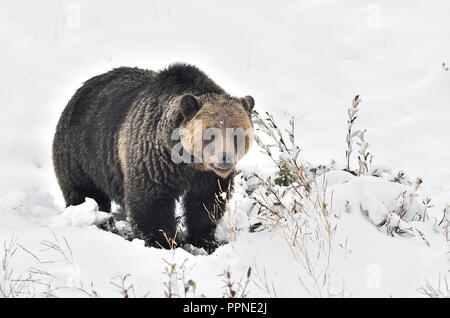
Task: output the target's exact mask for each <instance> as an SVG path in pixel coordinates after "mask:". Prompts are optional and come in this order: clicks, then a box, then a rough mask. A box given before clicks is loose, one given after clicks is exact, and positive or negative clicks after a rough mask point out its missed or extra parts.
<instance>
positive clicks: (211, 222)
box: [183, 180, 231, 250]
mask: <svg viewBox="0 0 450 318" xmlns="http://www.w3.org/2000/svg"><path fill="white" fill-rule="evenodd" d="M222 181H223V182H221V187H220V188H219V186H216V187H211V188H210V189H208V190H204V191H199V189H196V190H194V191H191V192H188V193H186V195H185V197H184V199H183V205H184V212H185V213H184V215H185V220H186V226H187V237H186V242H187V243H190V244H192V245H194V246H196V247H204V248H207V249H209V250H210V249H211V248H215V247H217V242H216V240H215V238H214V232H215V229H216V226H217V222H218V221H219V220H220V218H221V217H222V215H223V213H224V212H225V208H226V206H225V205H226V201H225V197H223V195H222V191H226V192H225V193H226V197H227V198H228V197H229V196H230V192H231V186H228V184H229V182H230V181H229V180H227V181H225V180H222Z"/></svg>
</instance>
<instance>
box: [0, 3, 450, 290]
mask: <svg viewBox="0 0 450 318" xmlns="http://www.w3.org/2000/svg"><path fill="white" fill-rule="evenodd" d="M449 9H450V3H449V2H448V1H445V0H436V1H433V2H432V3H426V2H421V1H408V2H406V1H396V2H388V1H377V2H373V1H356V0H351V1H346V2H345V3H337V2H335V1H332V0H323V1H297V2H296V1H292V2H286V3H283V4H280V3H275V2H261V1H246V2H245V3H244V2H242V1H226V2H225V1H221V2H218V1H214V2H211V1H195V2H194V3H191V2H189V3H188V2H185V1H181V0H171V1H156V0H155V1H152V2H149V1H143V0H142V1H135V2H133V4H132V5H130V4H129V3H128V2H125V1H106V0H101V1H95V2H92V1H86V0H83V1H81V0H80V1H68V0H45V1H40V2H39V3H26V4H25V3H19V2H17V1H12V0H6V1H3V2H2V10H1V11H0V21H2V22H1V24H0V25H1V28H0V36H1V38H2V43H3V45H2V51H1V52H0V69H1V70H2V76H0V87H2V91H1V94H0V137H1V138H0V149H2V151H1V154H2V155H1V156H0V219H1V222H0V246H1V247H0V250H1V251H2V253H0V255H1V256H0V257H2V256H3V249H5V248H6V247H7V246H8V244H7V243H8V242H15V243H16V244H15V245H14V244H13V245H14V246H15V247H16V248H17V250H16V252H15V253H14V255H13V256H11V258H10V259H9V261H8V264H9V267H8V268H10V269H11V268H12V269H14V273H13V276H14V277H17V276H18V275H28V273H29V272H28V271H29V269H30V268H34V269H40V270H41V271H42V272H41V273H40V274H33V275H34V276H36V275H37V276H38V277H39V279H41V280H42V282H45V283H46V285H44V284H33V290H29V291H27V293H28V294H26V295H28V296H49V295H55V296H60V297H61V296H68V297H90V296H96V295H97V296H101V297H107V296H113V297H121V296H122V295H123V291H121V289H120V288H118V287H117V285H119V286H120V285H121V284H122V280H123V279H124V277H125V280H124V285H125V286H133V289H132V291H131V290H130V292H131V293H132V294H133V295H135V296H138V297H142V296H149V297H164V292H165V291H167V284H169V285H170V286H171V287H174V288H175V289H174V290H178V293H179V294H181V295H180V296H183V295H184V294H183V290H184V289H183V288H182V285H181V284H182V282H181V280H180V279H181V276H182V275H181V273H182V272H184V276H185V277H184V278H186V279H191V280H193V281H194V282H195V286H196V290H195V296H202V295H204V296H207V297H215V296H216V297H221V296H223V295H224V289H223V286H224V285H225V283H224V277H223V276H220V275H221V274H223V273H224V271H227V270H228V271H229V272H230V273H231V275H232V277H233V279H236V280H239V279H241V277H245V274H246V273H247V270H248V267H249V266H251V267H252V283H251V284H250V285H249V291H248V294H249V296H254V297H258V296H261V297H268V296H279V297H304V296H306V297H309V296H330V294H331V296H354V297H390V296H393V297H421V296H423V294H421V293H419V292H418V289H419V288H420V287H421V286H424V285H425V282H426V281H428V282H429V283H430V284H431V285H433V286H438V282H439V279H441V278H443V277H446V276H447V277H448V270H449V259H448V242H447V241H446V239H445V236H444V233H443V232H444V231H443V229H442V228H441V227H439V226H438V225H437V223H438V221H439V220H441V218H442V211H443V210H444V208H445V206H446V204H448V203H450V197H449V193H450V165H449V164H448V162H449V161H450V149H449V147H448V144H449V142H448V140H449V138H450V130H449V129H448V121H449V120H450V108H449V107H448V105H449V101H450V90H449V89H448V88H449V87H450V72H449V71H446V70H445V69H444V67H443V66H442V63H443V62H445V63H446V64H447V65H448V63H450V44H449V42H448V41H447V40H446V39H448V38H450V27H449V26H450V22H449V19H448V12H450V10H449ZM175 61H184V62H189V63H193V64H196V65H198V66H199V67H200V68H201V69H202V70H204V71H205V72H206V73H208V74H209V75H210V76H211V77H212V78H213V79H214V80H215V81H216V82H217V83H218V84H220V85H221V86H222V87H224V88H225V89H226V90H227V91H228V92H230V93H231V94H233V95H236V96H245V95H251V96H253V97H254V98H255V103H256V106H255V109H256V110H257V111H258V112H259V113H260V114H264V113H265V112H266V111H267V112H269V113H270V114H272V115H273V116H274V118H275V120H276V122H277V123H278V124H279V125H280V127H282V128H288V122H289V120H290V119H291V117H294V120H295V138H296V140H295V141H296V143H297V144H298V145H299V146H300V148H301V149H302V151H301V160H302V161H303V162H304V163H308V162H309V163H311V165H312V166H315V165H319V164H326V163H329V162H330V161H331V160H336V165H335V168H333V169H331V170H330V171H328V172H326V173H325V174H323V175H320V176H318V178H317V180H316V183H315V185H314V187H313V191H314V193H316V194H318V195H320V194H321V192H322V190H321V189H323V188H324V184H325V187H326V193H325V201H324V202H325V203H326V204H327V206H328V209H329V217H328V218H327V219H325V218H323V217H322V216H320V215H316V214H314V213H312V215H313V217H311V218H306V216H305V215H304V214H300V215H293V216H290V215H288V216H287V217H286V218H287V219H286V221H283V222H280V223H279V224H278V225H277V226H274V225H273V224H272V223H271V222H270V220H269V219H266V218H262V219H261V215H258V211H257V210H256V208H255V206H254V201H253V200H252V199H250V198H249V197H248V195H247V191H250V192H251V191H256V192H258V185H257V182H256V180H255V178H252V175H253V173H257V174H258V175H260V176H261V177H262V178H267V177H269V176H271V177H272V178H274V176H275V173H276V168H275V167H274V164H273V162H272V161H271V159H270V158H268V156H266V155H263V154H262V153H261V151H260V149H259V148H258V146H257V145H256V142H255V143H253V146H252V149H251V150H250V152H249V154H247V156H245V157H244V158H243V159H242V161H241V162H240V163H239V165H238V168H239V169H240V170H241V174H240V175H239V177H238V179H237V180H236V181H237V186H236V192H235V194H234V196H233V198H232V200H231V201H230V202H229V210H230V211H229V212H230V213H228V214H226V215H225V216H224V218H222V219H221V220H220V223H219V227H218V231H217V233H216V238H217V239H218V240H220V241H222V242H224V245H222V246H220V247H219V248H218V249H217V250H216V251H215V252H214V253H213V254H211V255H206V254H205V252H204V251H202V250H198V249H196V248H195V247H190V248H189V247H186V250H184V249H181V248H177V249H176V250H175V251H167V250H160V249H155V248H148V247H145V246H144V244H143V241H141V240H138V239H134V240H133V241H128V240H126V239H124V238H122V237H120V236H119V235H116V234H113V233H110V232H107V231H102V230H100V229H98V228H97V226H96V224H98V223H101V222H103V221H104V220H105V218H107V215H105V213H103V212H101V211H98V206H97V204H96V203H95V201H93V200H91V199H87V201H86V202H85V203H84V204H82V205H79V206H75V207H68V208H64V202H63V198H62V194H61V192H60V190H59V188H58V185H57V182H56V178H55V176H54V172H53V167H52V162H51V143H52V138H53V133H54V130H55V127H56V123H57V120H58V118H59V115H60V114H61V111H62V110H63V108H64V107H65V105H66V103H67V101H68V100H69V98H70V97H71V95H72V94H73V93H74V91H75V90H76V89H77V88H78V87H79V86H80V85H81V83H82V82H83V81H85V80H86V79H88V78H89V77H91V76H94V75H97V74H99V73H101V72H104V71H107V70H109V69H111V68H113V67H118V66H122V65H127V66H139V67H142V68H149V69H161V68H163V67H165V66H167V65H168V64H169V63H172V62H175ZM356 94H359V95H360V98H361V103H360V105H359V106H358V108H359V111H358V113H357V115H358V119H357V122H356V126H357V127H356V128H355V131H356V130H357V129H361V130H362V131H363V130H364V129H367V132H366V133H365V135H364V141H365V142H367V143H368V144H369V146H368V149H367V151H369V152H370V153H372V154H373V155H374V161H373V164H372V165H371V166H370V171H371V172H373V171H375V170H376V171H377V175H379V176H380V177H374V176H362V177H356V176H354V175H352V174H349V173H347V172H344V171H342V170H340V169H341V168H343V167H344V164H345V150H346V142H345V134H346V129H347V122H346V120H347V109H348V108H350V107H351V101H352V98H353V97H354V96H355V95H356ZM257 133H258V134H259V132H257ZM260 137H261V138H262V139H263V140H265V139H264V136H260ZM353 148H354V149H353V151H354V154H356V153H357V150H356V148H358V146H357V144H356V143H354V144H353ZM285 156H286V154H281V158H284V157H285ZM352 165H353V167H356V166H357V162H356V161H353V162H352ZM399 171H404V172H406V176H405V177H404V178H402V180H401V181H400V182H393V180H394V179H395V176H396V175H397V173H398V172H399ZM369 174H370V173H369ZM418 177H420V178H422V179H423V180H424V182H423V184H422V185H421V186H420V187H419V189H416V187H415V180H416V178H418ZM325 180H326V181H325ZM277 189H278V190H280V188H277ZM281 190H282V189H281ZM256 192H255V193H256ZM402 193H405V194H404V195H405V198H406V199H402ZM265 197H266V198H270V195H266V196H265ZM427 197H429V198H431V203H430V204H431V205H432V207H430V208H429V209H427V211H426V213H427V215H428V219H427V220H426V221H425V222H423V221H421V220H419V219H417V213H418V214H419V215H423V213H424V205H423V201H424V200H425V199H426V198H427ZM293 198H294V197H293V195H292V194H288V196H286V198H284V201H283V204H286V205H290V204H293ZM402 203H404V204H405V206H406V207H407V213H406V215H405V216H403V217H402V218H401V219H400V218H399V217H398V215H397V214H396V213H392V212H393V211H396V210H398V209H399V207H400V206H401V205H402ZM305 211H306V212H312V211H316V210H315V207H314V203H313V202H311V203H310V204H306V205H305ZM447 217H448V216H447ZM305 220H307V221H308V222H309V223H308V224H307V225H305V226H307V228H308V229H309V230H311V231H315V229H325V228H326V226H327V223H326V222H325V221H326V220H328V222H329V225H330V226H331V228H332V229H334V228H335V231H334V232H333V234H332V242H331V245H330V246H331V249H330V255H329V256H330V257H327V253H326V251H328V249H326V248H324V246H325V247H326V246H328V245H327V244H328V243H327V237H328V236H327V235H328V234H326V231H322V230H321V231H319V232H317V233H319V234H320V235H322V234H323V235H324V236H323V237H322V236H320V237H318V238H317V240H308V239H307V240H305V241H304V244H306V245H305V248H306V249H302V245H295V246H291V245H290V244H287V243H288V242H290V239H291V238H292V237H293V236H292V235H293V229H295V226H294V225H295V224H303V223H301V222H303V221H305ZM386 220H387V221H388V223H386V224H384V225H382V226H380V227H378V226H377V225H380V224H381V223H383V222H384V221H386ZM258 222H261V223H262V225H261V226H259V227H258V228H256V230H255V231H254V232H252V231H250V230H249V227H250V226H252V225H254V224H256V223H258ZM296 222H300V223H296ZM396 225H398V228H399V229H402V230H405V232H406V233H401V234H399V233H395V232H394V233H391V230H392V228H390V227H395V226H396ZM116 228H117V229H118V230H119V231H124V232H126V231H128V230H129V229H128V223H127V222H126V221H119V222H116ZM305 229H306V228H305ZM312 233H315V232H312ZM419 233H422V234H423V237H422V236H421V235H420V234H419ZM3 242H5V246H3ZM319 244H323V245H319ZM305 251H306V252H307V253H308V255H310V256H311V259H315V256H316V253H317V251H322V252H324V253H325V254H323V253H322V252H321V254H320V257H317V262H316V263H315V267H314V274H315V275H316V277H319V278H320V279H322V280H324V281H326V283H327V284H326V286H321V287H320V288H318V287H317V286H316V285H315V283H314V279H313V276H311V275H310V274H309V273H308V270H307V269H305V267H304V266H303V265H302V264H305V263H302V262H304V261H305V259H306V256H305V254H302V253H304V252H305ZM170 264H176V266H175V268H176V270H177V271H178V272H177V274H173V273H172V274H170V275H168V274H167V272H166V270H167V269H168V270H169V271H170V268H171V265H170ZM44 272H45V273H49V274H51V276H49V275H45V274H43V273H44ZM324 273H326V275H325V274H324ZM4 274H5V268H2V269H0V287H2V288H3V289H2V288H0V291H1V290H4V288H5V286H6V287H7V286H10V285H8V284H11V281H10V280H9V281H8V280H7V279H5V277H6V276H5V275H4ZM128 274H129V276H126V275H128ZM174 275H176V276H174ZM177 278H178V279H177ZM169 282H170V283H169ZM165 284H166V285H165ZM177 285H178V286H177ZM125 288H126V287H125ZM46 293H47V294H46ZM447 294H448V293H447ZM0 295H1V294H0ZM189 295H190V296H194V294H193V293H190V294H189ZM22 296H24V295H22Z"/></svg>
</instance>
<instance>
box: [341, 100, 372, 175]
mask: <svg viewBox="0 0 450 318" xmlns="http://www.w3.org/2000/svg"><path fill="white" fill-rule="evenodd" d="M360 102H361V99H360V98H359V95H356V96H355V98H353V101H352V107H350V108H349V109H348V110H347V114H348V120H347V136H346V138H345V140H346V142H347V150H346V151H345V158H346V163H347V164H346V167H345V170H346V171H348V172H350V173H353V174H356V175H358V176H361V175H366V174H367V173H368V171H369V165H370V164H371V163H372V160H373V155H372V154H371V153H370V152H368V151H367V148H368V147H369V143H368V142H367V141H366V140H365V133H366V130H365V129H364V130H360V129H358V130H353V126H354V125H355V122H356V119H357V118H358V116H357V113H358V111H359V108H358V105H359V103H360ZM354 137H357V138H358V139H359V141H357V142H356V144H357V145H358V146H359V149H358V164H359V169H358V170H357V171H356V172H355V171H353V170H351V167H350V160H351V155H352V152H353V138H354Z"/></svg>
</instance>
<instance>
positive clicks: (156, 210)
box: [126, 190, 176, 248]
mask: <svg viewBox="0 0 450 318" xmlns="http://www.w3.org/2000/svg"><path fill="white" fill-rule="evenodd" d="M147 192H148V190H147ZM139 194H140V195H139ZM126 208H127V210H128V213H129V215H130V216H131V218H132V220H133V223H134V227H135V230H137V234H138V236H139V237H141V238H142V239H144V240H145V242H146V244H147V245H149V246H154V247H163V248H171V247H172V245H171V244H170V243H169V242H168V240H167V239H171V240H173V239H176V237H175V235H176V219H175V196H174V195H173V194H171V193H161V192H156V191H150V193H145V192H141V191H136V192H134V191H132V190H131V191H130V193H129V194H128V195H127V198H126Z"/></svg>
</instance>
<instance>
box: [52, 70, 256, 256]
mask: <svg viewBox="0 0 450 318" xmlns="http://www.w3.org/2000/svg"><path fill="white" fill-rule="evenodd" d="M253 106H254V100H253V98H252V97H250V96H246V97H243V98H237V97H233V96H230V95H229V94H227V93H226V92H225V91H224V90H223V89H222V88H221V87H219V86H218V85H217V84H216V83H214V82H213V81H212V80H211V79H210V78H209V77H208V76H207V75H206V74H205V73H203V72H202V71H200V70H199V69H198V68H197V67H195V66H192V65H188V64H181V63H179V64H173V65H171V66H169V67H168V68H166V69H164V70H162V71H159V72H154V71H150V70H143V69H139V68H129V67H121V68H116V69H113V70H111V71H110V72H107V73H105V74H102V75H99V76H95V77H93V78H91V79H89V80H88V81H86V82H85V83H84V84H83V85H82V86H81V88H79V89H78V90H77V91H76V93H75V94H74V96H73V97H72V99H71V100H70V101H69V103H68V105H67V106H66V108H65V109H64V111H63V113H62V115H61V118H60V120H59V122H58V125H57V128H56V133H55V137H54V141H53V162H54V168H55V172H56V177H57V179H58V183H59V185H60V187H61V190H62V193H63V195H64V199H65V201H66V204H67V206H69V205H78V204H81V203H83V202H84V200H85V197H89V198H92V199H94V200H96V202H97V203H98V205H99V209H100V210H101V211H105V212H110V211H111V201H114V202H115V203H117V204H118V205H119V206H120V207H122V209H123V210H124V211H125V212H126V215H127V216H128V217H129V219H131V221H132V224H133V227H134V230H135V233H136V235H137V236H139V237H141V238H142V239H144V240H145V242H146V243H147V245H150V246H159V247H165V248H167V247H168V245H169V244H168V242H167V238H174V237H175V236H176V233H177V222H176V217H175V204H176V201H177V200H178V199H179V198H182V202H183V208H184V218H185V223H186V230H187V234H186V238H185V240H184V243H190V244H193V245H194V246H198V247H206V248H211V247H212V246H216V242H215V240H214V230H215V227H216V221H217V219H215V218H214V217H212V215H214V214H215V215H216V216H218V217H220V213H221V212H223V211H224V208H225V201H226V199H227V198H229V197H230V195H231V192H232V190H233V176H234V171H235V166H236V162H237V161H238V160H239V159H240V158H241V157H242V156H243V155H245V153H247V151H248V149H249V147H250V145H251V142H252V138H253V135H252V132H253V130H252V129H253V125H252V121H251V114H252V109H253ZM209 129H216V131H218V134H214V133H213V134H209V135H208V134H207V132H208V130H209ZM229 129H232V130H233V131H237V130H238V129H239V131H241V132H242V131H244V133H243V135H242V133H241V135H240V137H239V138H236V137H237V136H238V135H239V134H238V133H235V132H233V133H231V134H229V133H228V130H229ZM225 130H226V131H227V133H225ZM180 131H181V133H180ZM177 135H179V138H177ZM205 135H208V136H206V138H205ZM242 136H243V138H241V137H242ZM237 139H239V140H242V141H243V142H241V146H242V147H237V146H236V143H238V142H237ZM218 144H220V145H221V147H219V146H218ZM224 144H226V149H225V150H224V148H223V146H224ZM233 145H234V146H233ZM206 148H208V151H206ZM238 148H240V149H238ZM224 194H225V195H224Z"/></svg>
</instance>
